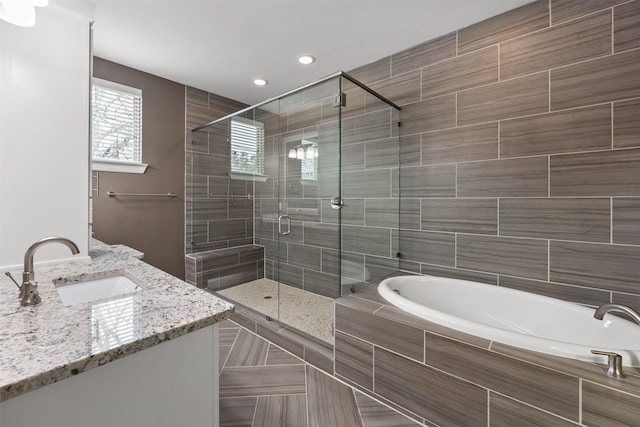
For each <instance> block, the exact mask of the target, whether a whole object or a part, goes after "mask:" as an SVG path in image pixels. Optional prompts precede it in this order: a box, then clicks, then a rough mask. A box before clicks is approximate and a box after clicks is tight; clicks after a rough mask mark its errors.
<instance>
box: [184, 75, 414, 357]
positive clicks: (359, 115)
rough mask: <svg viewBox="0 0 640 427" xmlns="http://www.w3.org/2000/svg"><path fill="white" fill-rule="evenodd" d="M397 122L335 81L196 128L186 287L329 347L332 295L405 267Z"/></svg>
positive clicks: (359, 91) (360, 91)
mask: <svg viewBox="0 0 640 427" xmlns="http://www.w3.org/2000/svg"><path fill="white" fill-rule="evenodd" d="M398 117H399V115H398V111H397V110H396V109H394V108H392V107H390V105H388V103H386V102H384V101H383V100H381V99H380V98H379V97H377V96H376V95H375V94H373V93H372V92H370V91H368V90H367V89H365V88H363V87H361V86H360V85H358V84H355V83H354V82H352V81H350V80H349V79H346V78H344V77H342V76H338V77H335V78H331V79H328V80H326V81H324V82H320V83H318V84H314V85H310V86H308V87H305V88H303V89H300V90H298V91H296V92H293V93H290V94H288V95H286V96H283V97H281V98H279V99H276V100H274V101H270V102H269V103H266V104H263V105H259V106H257V107H254V108H250V109H248V110H246V111H244V112H240V113H238V114H235V115H233V116H232V117H230V118H227V119H225V120H222V121H219V122H217V123H214V124H213V125H210V126H207V127H206V128H204V129H202V130H201V131H198V132H194V133H192V134H191V140H190V141H189V144H188V147H187V242H186V248H187V254H191V255H190V256H189V257H188V258H187V265H192V268H191V270H189V267H188V268H187V280H189V281H192V282H193V283H196V284H197V285H198V286H200V287H203V288H205V289H208V290H209V291H211V292H216V293H218V294H219V295H221V296H223V297H224V298H227V299H229V300H231V301H233V302H234V303H236V304H238V305H240V306H244V307H247V308H249V309H251V310H253V311H255V312H258V313H261V314H262V315H264V316H265V317H267V318H268V319H270V320H273V321H277V322H279V324H280V325H281V326H284V327H286V328H290V329H292V330H295V331H296V332H297V333H300V334H302V335H304V336H307V337H308V338H311V339H313V340H315V341H317V342H319V343H322V344H325V345H328V346H329V345H332V344H333V330H332V328H333V303H334V299H335V298H338V297H340V296H341V295H344V294H347V293H349V292H358V291H360V290H364V286H365V285H366V284H377V283H378V281H379V280H381V279H382V278H384V277H385V276H387V275H389V274H391V273H392V272H395V271H397V270H398V267H399V265H398V264H399V262H398V257H397V256H396V253H397V252H398V251H399V249H398V242H397V239H398V234H399V231H398V230H399V229H400V227H401V224H400V222H399V221H400V219H399V190H398V185H399V180H398V166H399V132H398V129H399V128H398ZM234 121H235V122H237V123H241V124H243V125H244V126H246V129H248V130H249V131H250V132H251V133H252V134H253V130H259V132H258V133H261V134H263V147H261V148H258V145H259V144H256V147H255V150H254V145H253V142H252V140H250V141H247V140H245V141H244V143H243V144H240V145H238V144H235V145H234V144H233V143H232V141H231V139H232V138H233V136H232V132H231V127H232V122H234ZM246 129H245V130H246ZM246 134H247V132H244V134H243V135H244V136H246ZM261 136H262V135H261ZM234 147H235V148H234ZM238 147H240V148H238ZM233 151H236V153H235V154H236V158H235V160H242V159H241V157H242V153H240V151H242V152H243V153H244V152H246V155H245V156H244V157H246V159H244V160H251V159H250V158H251V157H252V156H253V157H254V159H253V160H251V161H250V162H244V163H249V164H250V167H249V168H247V170H246V171H244V172H249V170H248V169H251V171H252V172H253V171H254V169H255V171H257V172H258V173H257V174H256V173H249V174H247V173H244V174H243V173H238V172H235V171H233V170H231V165H232V164H233V163H234V153H233ZM253 153H255V156H254V154H253ZM241 163H242V162H241ZM254 166H255V167H254ZM259 169H261V171H260V170H259ZM241 172H243V171H241ZM263 253H264V257H262V254H263ZM190 263H191V264H190ZM189 271H191V273H190V272H189ZM368 290H369V291H371V289H368ZM374 292H375V290H374Z"/></svg>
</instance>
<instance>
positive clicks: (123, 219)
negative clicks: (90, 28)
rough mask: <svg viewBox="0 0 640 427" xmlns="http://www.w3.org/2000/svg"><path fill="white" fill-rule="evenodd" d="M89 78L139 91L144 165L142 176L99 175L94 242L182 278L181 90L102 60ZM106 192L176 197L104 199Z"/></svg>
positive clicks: (168, 83)
mask: <svg viewBox="0 0 640 427" xmlns="http://www.w3.org/2000/svg"><path fill="white" fill-rule="evenodd" d="M93 75H94V76H95V77H98V78H101V79H105V80H110V81H113V82H116V83H121V84H124V85H127V86H132V87H136V88H139V89H142V97H143V101H142V105H143V107H142V108H143V110H142V141H143V142H142V144H143V147H142V161H143V162H144V163H148V164H149V167H148V168H147V171H146V173H145V174H143V175H138V174H129V173H112V172H99V173H98V176H99V178H98V188H97V190H98V193H97V194H96V193H95V191H94V193H93V195H94V201H93V209H94V211H93V231H94V233H95V236H94V237H95V238H97V239H99V240H102V241H104V242H106V243H109V244H115V243H121V244H125V245H127V246H130V247H132V248H135V249H138V250H140V251H142V252H144V254H145V257H144V260H145V261H146V262H148V263H149V264H151V265H153V266H155V267H157V268H160V269H161V270H164V271H166V272H168V273H171V274H173V275H174V276H177V277H180V278H184V164H185V163H184V146H185V145H184V126H185V112H184V111H185V110H184V106H185V86H184V85H181V84H178V83H175V82H172V81H169V80H165V79H163V78H160V77H157V76H154V75H151V74H147V73H143V72H141V71H138V70H134V69H132V68H128V67H125V66H123V65H119V64H116V63H113V62H110V61H106V60H104V59H101V58H94V70H93ZM93 175H94V176H95V175H96V172H94V173H93ZM95 182H96V181H95V180H94V190H95ZM108 191H115V192H125V193H169V192H172V193H176V195H177V197H176V198H173V199H170V198H164V197H153V198H151V197H122V198H109V197H108V196H107V192H108Z"/></svg>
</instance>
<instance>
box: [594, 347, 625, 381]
mask: <svg viewBox="0 0 640 427" xmlns="http://www.w3.org/2000/svg"><path fill="white" fill-rule="evenodd" d="M591 353H593V354H600V355H602V356H607V357H608V360H607V364H608V368H607V376H610V377H613V378H624V377H626V375H625V374H624V372H623V371H622V356H621V355H619V354H618V353H614V352H612V351H601V350H591Z"/></svg>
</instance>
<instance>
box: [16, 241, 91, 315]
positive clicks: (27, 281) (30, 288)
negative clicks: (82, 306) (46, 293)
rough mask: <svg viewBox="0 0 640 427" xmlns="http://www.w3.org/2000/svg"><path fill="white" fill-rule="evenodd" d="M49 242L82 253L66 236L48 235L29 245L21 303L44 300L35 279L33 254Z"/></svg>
mask: <svg viewBox="0 0 640 427" xmlns="http://www.w3.org/2000/svg"><path fill="white" fill-rule="evenodd" d="M47 243H62V244H63V245H66V246H67V247H68V248H69V249H71V252H72V253H73V254H74V255H75V254H78V253H80V249H78V245H76V244H75V243H73V242H72V241H71V240H69V239H66V238H64V237H47V238H46V239H42V240H40V241H37V242H35V243H34V244H33V245H31V246H29V249H27V251H26V252H25V253H24V270H23V272H22V286H20V296H19V298H20V305H35V304H40V302H41V301H42V299H41V298H40V295H39V294H38V282H36V281H35V280H34V279H35V272H34V271H33V256H34V255H35V253H36V250H37V249H38V248H39V247H40V246H43V245H46V244H47ZM12 280H13V278H12ZM14 282H15V280H14Z"/></svg>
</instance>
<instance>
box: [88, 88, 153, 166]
mask: <svg viewBox="0 0 640 427" xmlns="http://www.w3.org/2000/svg"><path fill="white" fill-rule="evenodd" d="M91 99H92V123H91V126H92V130H91V144H92V156H93V158H94V159H106V160H121V161H126V162H135V163H141V162H142V91H141V90H140V89H136V88H132V87H129V86H124V85H120V84H117V83H113V82H108V81H106V80H101V79H94V82H93V87H92V97H91Z"/></svg>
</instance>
